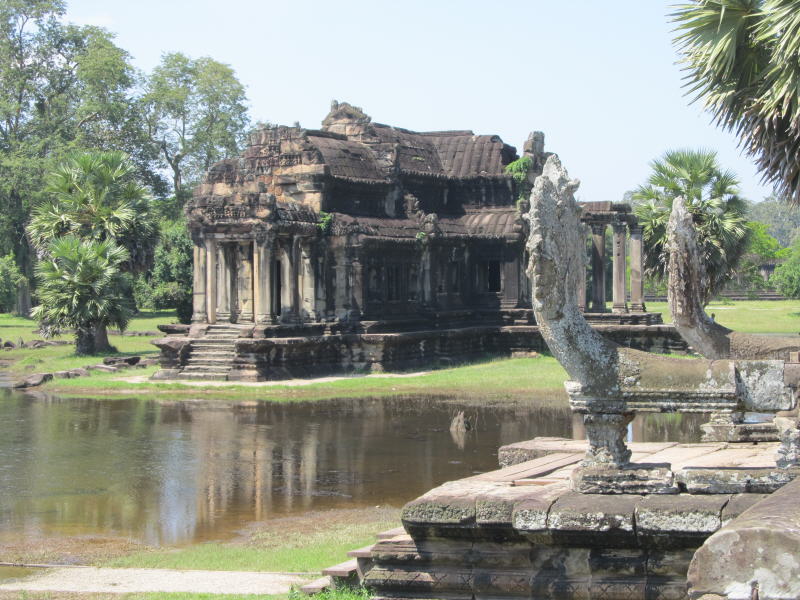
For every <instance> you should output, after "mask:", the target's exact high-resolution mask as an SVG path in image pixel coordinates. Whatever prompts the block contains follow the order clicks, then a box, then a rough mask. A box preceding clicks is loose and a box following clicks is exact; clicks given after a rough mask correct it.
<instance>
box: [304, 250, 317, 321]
mask: <svg viewBox="0 0 800 600" xmlns="http://www.w3.org/2000/svg"><path fill="white" fill-rule="evenodd" d="M300 259H301V261H300V281H301V283H302V285H301V286H300V295H301V302H300V305H301V309H302V310H301V315H302V316H303V318H306V319H311V320H312V321H315V320H316V312H317V311H316V303H315V302H316V294H315V291H316V290H315V281H314V265H313V264H312V262H311V242H310V240H309V239H305V240H303V243H302V244H301V245H300Z"/></svg>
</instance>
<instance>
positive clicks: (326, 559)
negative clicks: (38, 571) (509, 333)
mask: <svg viewBox="0 0 800 600" xmlns="http://www.w3.org/2000/svg"><path fill="white" fill-rule="evenodd" d="M398 525H400V511H399V509H395V508H366V509H340V510H329V511H313V512H308V513H303V514H301V515H297V516H293V517H283V518H278V519H273V520H271V521H268V522H266V523H262V524H259V525H256V526H254V527H252V528H251V529H250V530H248V531H247V532H246V533H245V534H244V535H243V536H241V537H240V538H237V539H235V540H231V541H228V542H208V543H203V544H194V545H191V546H187V547H185V548H171V549H167V550H163V549H153V550H149V551H143V552H135V553H133V554H130V555H128V556H124V557H122V558H115V559H113V560H110V561H107V562H102V563H101V566H107V567H140V568H158V569H203V570H215V571H280V572H286V573H309V574H316V573H318V572H319V571H320V570H322V569H324V568H325V567H330V566H332V565H335V564H338V563H340V562H343V561H345V560H347V552H348V551H349V550H354V549H355V548H361V547H363V546H366V545H368V544H371V543H374V542H375V535H376V534H377V533H379V532H381V531H385V530H387V529H392V528H394V527H397V526H398Z"/></svg>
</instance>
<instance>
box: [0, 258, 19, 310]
mask: <svg viewBox="0 0 800 600" xmlns="http://www.w3.org/2000/svg"><path fill="white" fill-rule="evenodd" d="M24 281H25V277H24V276H23V275H22V273H21V272H20V270H19V268H18V267H17V265H16V263H15V262H14V256H13V255H12V254H10V253H9V254H7V255H6V256H3V257H0V312H4V313H5V312H13V311H14V310H15V308H16V306H17V291H18V289H19V286H20V284H21V283H23V282H24Z"/></svg>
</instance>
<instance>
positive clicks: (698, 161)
mask: <svg viewBox="0 0 800 600" xmlns="http://www.w3.org/2000/svg"><path fill="white" fill-rule="evenodd" d="M651 166H652V169H653V172H652V174H651V175H650V177H649V178H648V180H647V183H646V184H645V185H642V186H640V187H639V188H637V190H636V191H635V192H634V193H633V201H634V203H635V207H634V212H635V213H636V216H637V218H638V219H639V223H640V224H641V225H642V227H643V240H644V247H645V248H644V250H645V252H644V254H645V256H644V268H645V273H646V274H647V275H648V276H650V277H653V278H655V279H657V280H663V279H664V278H665V277H666V266H667V263H668V262H669V261H668V258H669V257H668V255H667V248H666V242H667V222H668V221H669V215H670V213H671V212H672V201H673V200H674V199H675V198H677V197H678V196H683V198H684V199H685V201H686V206H687V208H688V209H689V212H691V213H692V217H693V219H694V223H695V226H696V227H697V231H698V242H699V243H700V245H701V247H702V253H703V256H704V258H705V266H706V269H707V271H708V275H709V289H708V290H707V297H706V300H708V299H710V298H711V296H713V295H714V294H715V293H716V292H718V291H719V290H720V289H721V288H722V286H723V285H724V284H725V283H726V282H728V281H729V280H730V279H731V278H732V277H733V275H734V273H735V270H736V267H737V265H738V263H739V261H740V260H741V258H742V256H743V255H744V252H745V250H746V248H747V239H748V235H749V232H750V229H749V227H748V224H747V203H746V202H745V200H743V199H742V198H740V197H739V196H738V195H737V193H738V189H737V186H738V181H737V179H736V176H735V175H734V174H733V173H732V172H730V171H723V170H722V169H721V168H720V166H719V164H718V163H717V155H716V153H715V152H711V151H704V150H672V151H669V152H667V153H665V154H664V156H663V157H662V158H660V159H657V160H654V161H653V162H652V163H651Z"/></svg>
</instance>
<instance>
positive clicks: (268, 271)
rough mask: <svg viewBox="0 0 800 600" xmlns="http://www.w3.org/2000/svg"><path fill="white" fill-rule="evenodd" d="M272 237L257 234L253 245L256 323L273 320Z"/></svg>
mask: <svg viewBox="0 0 800 600" xmlns="http://www.w3.org/2000/svg"><path fill="white" fill-rule="evenodd" d="M272 261H273V252H272V238H271V237H270V236H269V235H267V234H256V240H255V245H254V247H253V297H254V299H255V311H256V323H271V322H272Z"/></svg>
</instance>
